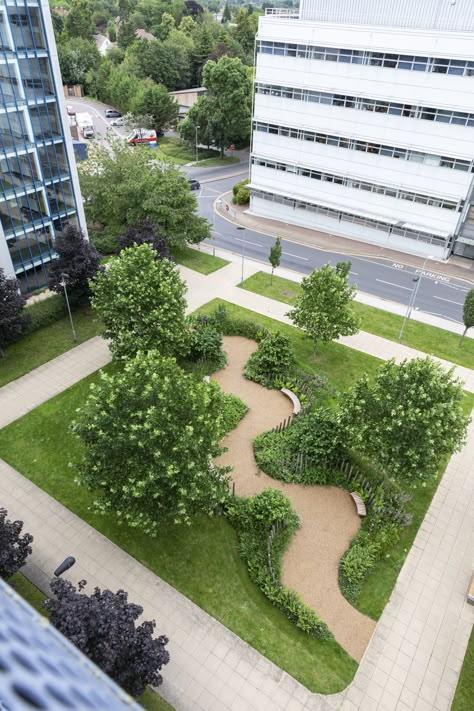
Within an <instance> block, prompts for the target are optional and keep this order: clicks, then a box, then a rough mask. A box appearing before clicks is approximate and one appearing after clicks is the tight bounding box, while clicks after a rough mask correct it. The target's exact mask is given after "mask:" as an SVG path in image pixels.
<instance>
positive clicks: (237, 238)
mask: <svg viewBox="0 0 474 711" xmlns="http://www.w3.org/2000/svg"><path fill="white" fill-rule="evenodd" d="M234 239H235V240H236V242H244V243H245V244H253V245H254V246H255V247H261V246H262V245H261V244H258V242H249V240H248V239H240V237H234Z"/></svg>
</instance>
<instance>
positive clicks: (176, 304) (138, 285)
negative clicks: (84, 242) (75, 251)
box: [91, 244, 187, 358]
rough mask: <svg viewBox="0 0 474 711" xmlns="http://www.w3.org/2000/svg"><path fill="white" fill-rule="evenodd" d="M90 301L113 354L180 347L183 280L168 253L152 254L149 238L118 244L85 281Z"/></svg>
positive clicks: (177, 350)
mask: <svg viewBox="0 0 474 711" xmlns="http://www.w3.org/2000/svg"><path fill="white" fill-rule="evenodd" d="M91 290H92V294H93V298H92V306H93V307H94V309H96V311H97V312H98V314H99V316H100V319H101V321H102V323H103V324H104V326H105V331H104V334H103V335H104V338H107V339H110V349H111V351H112V353H113V354H114V355H115V356H116V357H118V358H130V357H132V356H134V355H135V354H136V353H137V352H138V351H144V352H147V351H149V350H152V349H154V350H157V351H159V352H160V353H163V354H164V355H178V354H180V353H182V352H183V351H184V350H185V348H186V343H187V333H186V317H185V309H186V299H185V293H186V285H185V283H184V282H183V281H182V279H181V277H180V274H179V270H178V268H177V266H176V265H175V264H173V263H172V262H170V261H169V260H168V259H164V260H163V261H157V260H156V254H155V251H154V249H153V248H152V247H151V245H150V244H142V245H139V246H135V247H131V248H129V249H124V250H123V251H122V252H121V253H120V256H119V257H118V258H117V259H115V260H114V261H113V262H111V264H110V266H109V268H108V270H107V271H106V272H102V273H100V274H98V275H97V278H96V279H95V280H94V281H93V282H91Z"/></svg>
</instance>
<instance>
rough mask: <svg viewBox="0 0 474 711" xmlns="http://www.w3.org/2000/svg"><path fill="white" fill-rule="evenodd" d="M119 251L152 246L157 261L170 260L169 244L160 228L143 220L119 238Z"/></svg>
mask: <svg viewBox="0 0 474 711" xmlns="http://www.w3.org/2000/svg"><path fill="white" fill-rule="evenodd" d="M119 242H120V246H119V251H120V252H121V251H122V249H125V248H126V247H133V246H134V245H136V244H150V245H151V246H152V247H153V249H154V250H155V252H156V257H157V259H170V250H169V247H168V243H167V241H166V239H165V237H163V235H162V234H160V228H159V227H158V226H157V225H155V224H154V223H153V222H152V221H151V220H142V221H141V222H139V223H138V224H137V225H134V226H133V227H129V228H128V230H127V231H126V232H125V234H124V235H122V237H120V238H119Z"/></svg>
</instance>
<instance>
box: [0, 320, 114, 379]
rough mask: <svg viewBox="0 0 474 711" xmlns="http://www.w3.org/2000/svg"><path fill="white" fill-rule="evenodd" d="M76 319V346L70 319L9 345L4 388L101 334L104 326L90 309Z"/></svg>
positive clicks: (0, 368)
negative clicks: (101, 326)
mask: <svg viewBox="0 0 474 711" xmlns="http://www.w3.org/2000/svg"><path fill="white" fill-rule="evenodd" d="M73 320H74V328H75V330H76V334H77V342H76V343H74V342H73V340H72V334H71V324H70V322H69V318H68V317H66V318H62V319H60V320H59V321H56V322H55V323H52V324H51V325H50V326H46V327H45V328H41V329H39V330H38V331H35V332H34V333H31V334H30V335H28V336H25V337H24V338H22V339H21V340H19V341H17V343H12V344H11V345H10V346H8V347H7V348H6V349H5V353H6V355H5V358H1V359H0V387H1V386H2V385H6V383H9V382H11V381H12V380H16V378H20V377H21V376H22V375H25V374H26V373H29V372H30V371H31V370H34V369H35V368H38V367H39V366H40V365H43V363H46V362H47V361H48V360H51V359H52V358H56V356H58V355H61V353H65V352H66V351H68V350H70V349H71V348H74V346H78V345H79V344H80V343H83V342H84V341H87V340H88V339H89V338H92V337H93V336H96V335H97V334H99V333H100V330H101V328H100V324H99V322H98V320H97V318H96V317H95V316H93V315H92V312H91V310H90V309H79V310H77V311H74V312H73Z"/></svg>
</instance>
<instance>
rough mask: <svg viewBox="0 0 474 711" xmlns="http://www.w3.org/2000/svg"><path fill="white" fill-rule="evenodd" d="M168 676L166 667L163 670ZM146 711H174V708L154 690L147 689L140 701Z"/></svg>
mask: <svg viewBox="0 0 474 711" xmlns="http://www.w3.org/2000/svg"><path fill="white" fill-rule="evenodd" d="M163 673H164V675H165V676H166V667H164V669H163ZM138 701H139V702H140V703H141V705H142V706H143V708H144V709H147V711H174V709H173V707H172V706H170V705H169V703H168V702H167V701H165V700H164V699H162V698H161V696H160V695H159V694H157V693H156V691H153V689H147V690H146V691H145V692H144V693H143V694H142V695H141V696H140V698H139V699H138Z"/></svg>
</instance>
